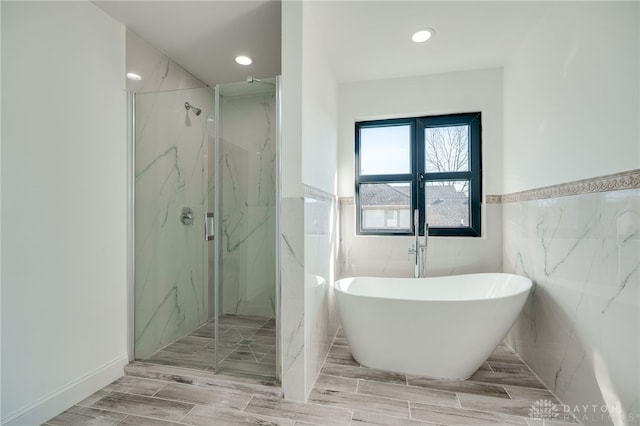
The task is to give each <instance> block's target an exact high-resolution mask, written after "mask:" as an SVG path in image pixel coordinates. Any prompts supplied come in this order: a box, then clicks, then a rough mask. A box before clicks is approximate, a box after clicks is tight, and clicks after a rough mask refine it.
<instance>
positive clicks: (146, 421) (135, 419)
mask: <svg viewBox="0 0 640 426" xmlns="http://www.w3.org/2000/svg"><path fill="white" fill-rule="evenodd" d="M180 425H181V423H175V422H166V421H164V420H158V419H151V418H149V417H139V416H127V418H126V419H124V420H123V421H121V422H120V423H118V426H180Z"/></svg>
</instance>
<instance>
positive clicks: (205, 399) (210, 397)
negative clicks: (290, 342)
mask: <svg viewBox="0 0 640 426" xmlns="http://www.w3.org/2000/svg"><path fill="white" fill-rule="evenodd" d="M155 396H156V398H163V399H170V400H173V401H182V402H187V403H193V404H200V405H215V406H221V407H227V408H234V409H236V410H242V409H243V408H244V407H246V406H247V404H248V403H249V401H250V400H251V395H249V394H243V393H239V392H230V391H226V390H222V389H215V388H201V387H198V386H191V385H181V384H179V383H169V384H168V385H167V386H166V387H165V388H164V389H162V390H161V391H160V392H158V393H157V394H156V395H155Z"/></svg>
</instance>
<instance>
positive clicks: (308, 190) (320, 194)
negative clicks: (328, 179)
mask: <svg viewBox="0 0 640 426" xmlns="http://www.w3.org/2000/svg"><path fill="white" fill-rule="evenodd" d="M302 186H303V188H304V196H305V197H309V198H314V199H316V200H324V201H330V202H333V201H335V200H336V198H337V196H336V195H334V194H331V193H329V192H326V191H323V190H322V189H318V188H316V187H315V186H311V185H306V184H303V185H302Z"/></svg>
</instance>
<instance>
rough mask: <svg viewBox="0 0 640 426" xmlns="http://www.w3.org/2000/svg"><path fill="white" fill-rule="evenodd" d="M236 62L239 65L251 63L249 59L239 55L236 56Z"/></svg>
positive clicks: (251, 60)
mask: <svg viewBox="0 0 640 426" xmlns="http://www.w3.org/2000/svg"><path fill="white" fill-rule="evenodd" d="M236 62H237V63H239V64H240V65H251V63H252V62H253V59H251V58H250V57H248V56H244V55H240V56H236Z"/></svg>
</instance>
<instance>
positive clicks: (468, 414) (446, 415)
mask: <svg viewBox="0 0 640 426" xmlns="http://www.w3.org/2000/svg"><path fill="white" fill-rule="evenodd" d="M410 405H411V417H412V418H413V419H416V420H423V421H426V422H431V423H436V424H445V425H460V426H471V425H489V424H499V425H503V426H506V425H526V424H527V422H526V421H525V420H524V419H523V418H522V417H514V416H507V415H504V414H498V413H487V412H482V411H472V410H466V409H461V408H450V407H439V406H437V405H427V404H417V403H411V404H410Z"/></svg>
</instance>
